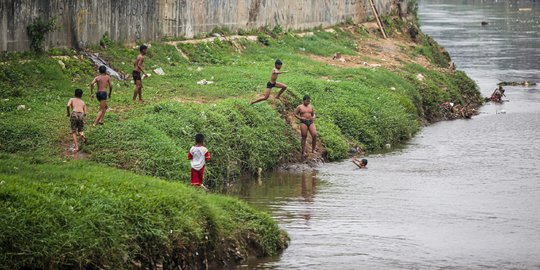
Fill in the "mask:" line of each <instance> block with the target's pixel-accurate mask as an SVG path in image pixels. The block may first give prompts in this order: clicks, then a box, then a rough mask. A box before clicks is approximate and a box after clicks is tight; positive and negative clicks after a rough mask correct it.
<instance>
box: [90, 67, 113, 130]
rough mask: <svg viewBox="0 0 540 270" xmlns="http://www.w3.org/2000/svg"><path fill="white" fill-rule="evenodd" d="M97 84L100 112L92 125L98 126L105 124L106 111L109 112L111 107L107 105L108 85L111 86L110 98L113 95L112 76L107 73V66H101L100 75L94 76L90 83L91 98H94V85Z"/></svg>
mask: <svg viewBox="0 0 540 270" xmlns="http://www.w3.org/2000/svg"><path fill="white" fill-rule="evenodd" d="M96 84H97V86H98V90H97V92H96V98H97V100H98V101H99V112H98V114H97V116H96V120H95V121H94V124H92V126H94V127H95V126H96V125H97V124H100V125H103V121H104V118H105V113H106V112H107V109H108V108H109V107H108V106H107V87H108V88H109V98H111V95H112V83H111V77H109V75H107V67H105V66H100V67H99V75H98V76H97V77H95V78H94V80H93V81H92V83H91V84H90V99H92V100H93V99H94V86H95V85H96Z"/></svg>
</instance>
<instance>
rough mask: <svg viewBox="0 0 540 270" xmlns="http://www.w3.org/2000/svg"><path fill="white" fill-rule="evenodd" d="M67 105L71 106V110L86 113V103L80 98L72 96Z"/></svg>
mask: <svg viewBox="0 0 540 270" xmlns="http://www.w3.org/2000/svg"><path fill="white" fill-rule="evenodd" d="M67 106H69V107H71V110H72V111H74V112H81V113H84V114H86V104H85V103H84V101H83V100H82V99H80V98H70V99H69V101H68V104H67Z"/></svg>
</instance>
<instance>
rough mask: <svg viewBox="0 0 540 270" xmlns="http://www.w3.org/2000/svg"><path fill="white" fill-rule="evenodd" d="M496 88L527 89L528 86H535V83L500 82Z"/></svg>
mask: <svg viewBox="0 0 540 270" xmlns="http://www.w3.org/2000/svg"><path fill="white" fill-rule="evenodd" d="M497 85H498V86H507V85H509V86H525V87H528V86H535V85H536V83H535V82H530V81H523V82H500V83H498V84H497Z"/></svg>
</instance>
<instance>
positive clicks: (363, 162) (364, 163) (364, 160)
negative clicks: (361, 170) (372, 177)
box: [360, 158, 368, 167]
mask: <svg viewBox="0 0 540 270" xmlns="http://www.w3.org/2000/svg"><path fill="white" fill-rule="evenodd" d="M367 163H368V161H367V159H365V158H363V159H362V160H360V164H362V166H364V167H365V166H367Z"/></svg>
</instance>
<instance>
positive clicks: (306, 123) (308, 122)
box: [300, 120, 313, 127]
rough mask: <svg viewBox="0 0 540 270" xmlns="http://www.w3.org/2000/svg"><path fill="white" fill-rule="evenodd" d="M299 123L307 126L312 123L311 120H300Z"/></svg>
mask: <svg viewBox="0 0 540 270" xmlns="http://www.w3.org/2000/svg"><path fill="white" fill-rule="evenodd" d="M300 123H302V124H304V125H306V126H307V127H309V126H311V124H313V120H300Z"/></svg>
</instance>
